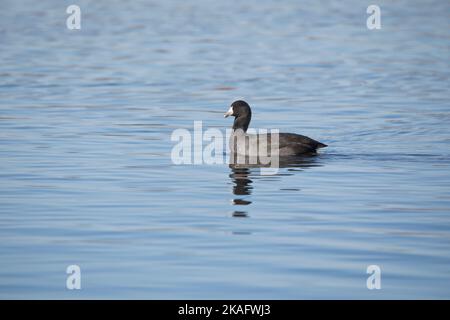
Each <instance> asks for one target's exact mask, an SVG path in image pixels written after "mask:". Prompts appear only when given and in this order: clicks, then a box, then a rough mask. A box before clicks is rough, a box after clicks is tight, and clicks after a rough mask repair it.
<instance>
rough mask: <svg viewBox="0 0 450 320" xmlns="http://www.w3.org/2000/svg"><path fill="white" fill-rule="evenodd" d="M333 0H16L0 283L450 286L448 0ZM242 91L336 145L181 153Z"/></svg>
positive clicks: (323, 288) (26, 287)
mask: <svg viewBox="0 0 450 320" xmlns="http://www.w3.org/2000/svg"><path fill="white" fill-rule="evenodd" d="M130 2H131V1H130ZM72 3H76V4H78V5H79V6H80V7H81V11H82V22H81V23H82V29H81V30H79V31H70V30H68V29H67V28H66V21H65V20H66V17H67V16H68V15H67V14H66V13H65V9H66V7H67V6H68V5H69V4H72ZM320 3H321V5H320V4H319V2H318V1H302V2H300V1H284V2H283V3H282V4H281V3H279V1H275V0H273V1H245V2H242V1H214V2H211V1H206V0H204V1H203V0H202V1H164V2H162V1H161V2H160V3H159V2H154V1H148V2H147V1H145V2H144V1H133V2H132V3H125V2H124V1H95V2H94V1H82V0H77V1H50V0H47V1H38V2H36V1H31V0H29V1H3V2H2V6H1V10H0V59H1V60H0V61H1V64H0V243H1V244H0V298H64V299H66V298H68V299H70V298H150V299H156V298H160V299H165V298H176V299H184V298H193V299H196V298H229V299H240V298H255V299H259V298H271V299H273V298H275V299H279V298H285V299H299V298H369V299H372V298H374V299H379V298H388V299H390V298H450V193H449V191H450V125H449V123H450V104H449V100H450V89H449V84H450V82H449V77H450V68H449V67H450V66H449V64H450V63H449V61H450V59H449V58H450V55H449V48H450V31H449V30H450V28H449V27H450V24H449V21H450V19H449V13H450V3H449V2H448V1H446V0H442V1H406V0H404V1H394V2H393V1H378V2H377V4H378V5H380V7H381V13H382V29H381V30H376V31H369V30H368V29H367V28H366V18H367V16H368V15H367V14H366V8H367V6H368V5H369V4H371V3H369V2H367V3H366V2H364V1H356V0H354V1H346V2H345V4H343V3H341V1H320ZM237 98H244V99H246V100H247V101H248V102H249V103H250V104H251V105H252V106H253V113H254V116H253V120H252V127H254V128H278V129H280V130H281V131H287V132H296V133H302V134H305V135H308V136H311V137H313V138H315V139H318V140H320V141H323V142H324V143H327V144H328V145H329V147H328V148H326V149H325V150H324V151H323V152H322V153H321V154H320V155H319V156H317V157H313V158H307V159H299V160H298V161H296V162H293V163H292V164H291V166H290V167H286V168H282V169H280V171H279V174H277V175H274V176H262V175H261V174H260V171H259V170H258V169H252V168H242V169H236V170H232V169H230V168H229V167H228V165H227V164H220V165H219V164H217V165H181V166H179V165H174V164H173V163H172V161H171V158H170V154H171V150H172V147H173V145H174V142H172V141H171V140H170V136H171V133H172V132H173V130H175V129H177V128H185V129H188V130H190V131H192V130H193V123H194V121H200V120H201V121H203V127H204V129H207V128H219V129H223V130H224V129H225V128H228V127H230V126H231V120H230V119H223V116H222V115H223V113H224V112H225V111H226V110H227V109H228V106H229V104H230V103H231V102H232V101H233V100H235V99H237ZM72 264H76V265H79V266H80V267H81V271H82V278H81V279H82V290H79V291H76V290H74V291H70V290H67V289H66V277H67V274H66V267H67V266H68V265H72ZM372 264H375V265H379V266H380V268H381V271H382V289H381V290H368V289H367V287H366V279H367V276H368V275H367V274H366V268H367V266H369V265H372Z"/></svg>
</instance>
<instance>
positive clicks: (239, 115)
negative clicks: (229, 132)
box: [224, 100, 252, 132]
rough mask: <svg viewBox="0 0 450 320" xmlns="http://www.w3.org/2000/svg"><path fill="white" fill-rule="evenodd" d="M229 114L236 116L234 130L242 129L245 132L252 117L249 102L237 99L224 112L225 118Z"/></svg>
mask: <svg viewBox="0 0 450 320" xmlns="http://www.w3.org/2000/svg"><path fill="white" fill-rule="evenodd" d="M228 116H233V117H234V118H235V119H234V124H233V129H234V130H236V129H242V130H244V132H245V131H247V128H248V125H249V124H250V120H251V118H252V110H251V109H250V106H249V105H248V103H247V102H245V101H243V100H237V101H235V102H233V103H232V104H231V106H230V109H229V110H228V111H227V112H226V113H225V114H224V117H225V118H226V117H228Z"/></svg>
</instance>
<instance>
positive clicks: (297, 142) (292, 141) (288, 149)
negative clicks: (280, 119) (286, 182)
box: [224, 100, 327, 156]
mask: <svg viewBox="0 0 450 320" xmlns="http://www.w3.org/2000/svg"><path fill="white" fill-rule="evenodd" d="M228 116H233V117H235V119H234V123H233V134H232V135H231V137H230V151H231V152H234V153H237V154H244V155H247V156H257V155H258V152H259V153H261V150H259V149H261V144H262V143H264V144H265V143H267V145H266V146H264V147H265V148H264V149H265V150H267V153H271V154H272V153H273V152H274V150H276V151H277V154H278V155H279V156H293V155H302V154H303V155H304V154H315V153H316V151H317V149H319V148H324V147H326V146H327V145H326V144H324V143H321V142H319V141H316V140H313V139H311V138H308V137H306V136H302V135H300V134H295V133H279V134H277V135H276V136H274V134H270V133H269V134H266V135H264V136H263V135H262V134H257V135H252V134H248V133H247V129H248V125H249V124H250V120H251V118H252V110H251V109H250V106H249V105H248V103H247V102H245V101H242V100H238V101H235V102H233V103H232V104H231V106H230V109H229V110H228V111H227V112H226V113H225V115H224V117H225V118H226V117H228ZM242 138H244V139H242ZM277 140H278V141H277ZM258 147H259V148H258ZM270 150H272V151H270Z"/></svg>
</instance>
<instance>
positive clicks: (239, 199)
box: [229, 154, 321, 218]
mask: <svg viewBox="0 0 450 320" xmlns="http://www.w3.org/2000/svg"><path fill="white" fill-rule="evenodd" d="M229 163H230V164H229V167H230V169H231V173H230V175H229V177H230V178H231V181H232V182H233V195H235V196H236V197H235V198H234V199H233V201H232V203H233V205H237V206H248V205H250V204H251V203H252V201H250V200H248V198H249V196H250V195H251V194H252V190H253V186H252V184H253V181H252V179H250V177H253V178H256V179H257V178H259V177H260V175H259V174H258V172H259V170H258V169H259V168H263V167H267V166H268V165H266V164H261V163H258V161H257V160H255V159H254V158H249V157H247V158H246V159H245V161H244V162H242V159H240V160H239V161H237V157H236V155H235V154H230V162H229ZM318 166H321V164H320V162H319V157H318V156H315V155H312V156H292V157H283V158H280V159H279V168H280V169H281V168H286V169H287V170H285V171H284V172H281V171H279V172H278V173H277V174H275V175H273V176H272V177H276V178H277V179H280V178H281V177H282V176H286V175H293V174H295V172H296V171H303V169H306V168H311V167H318ZM286 171H287V172H286ZM261 177H262V176H261ZM264 177H267V176H264ZM261 181H262V179H261ZM280 190H281V191H283V190H284V191H287V190H292V189H280ZM295 190H296V191H298V190H300V189H295ZM232 216H233V217H235V218H247V217H249V215H248V212H247V211H245V210H242V209H241V210H235V211H233V214H232Z"/></svg>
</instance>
